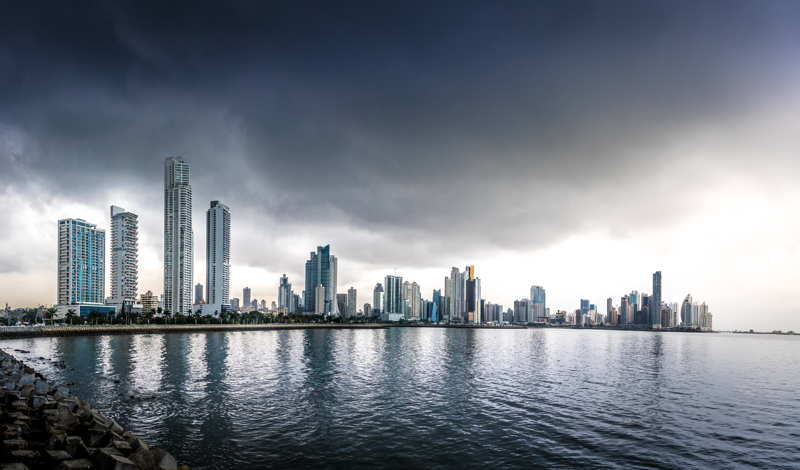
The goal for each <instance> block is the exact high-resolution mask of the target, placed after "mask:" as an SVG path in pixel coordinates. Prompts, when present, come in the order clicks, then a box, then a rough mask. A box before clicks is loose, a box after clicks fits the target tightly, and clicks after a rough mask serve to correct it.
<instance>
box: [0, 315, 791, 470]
mask: <svg viewBox="0 0 800 470" xmlns="http://www.w3.org/2000/svg"><path fill="white" fill-rule="evenodd" d="M0 347H3V348H4V349H6V350H12V349H23V350H28V351H30V352H29V353H14V354H16V355H17V356H18V357H20V358H22V359H24V360H26V361H28V362H30V363H31V365H33V366H34V367H36V368H37V369H38V370H39V371H40V372H42V373H44V374H46V375H47V376H49V377H50V378H51V379H52V380H53V381H55V382H59V383H67V382H69V383H75V385H74V386H73V387H72V390H73V391H74V392H75V393H76V394H77V395H78V396H80V397H81V398H83V399H85V400H87V401H89V402H90V403H92V404H93V405H94V406H95V407H96V408H98V409H99V410H101V411H103V412H104V413H106V414H108V415H111V416H114V417H117V418H118V420H119V421H120V422H121V423H122V424H123V426H125V427H127V428H129V429H130V430H132V431H133V432H135V433H137V434H139V435H140V436H141V437H143V438H145V439H146V440H147V441H148V442H150V443H151V444H152V445H159V446H162V447H165V448H167V449H169V450H170V451H171V452H172V453H173V454H175V455H176V456H177V457H178V459H179V460H180V461H181V462H184V463H188V464H190V465H191V466H192V468H196V469H204V468H209V469H211V468H259V467H282V468H297V467H301V468H302V467H329V468H330V467H348V468H367V467H373V466H381V467H391V468H420V467H424V468H437V467H438V468H444V467H454V466H457V467H460V468H500V467H503V468H530V467H532V466H546V467H595V468H596V467H602V468H681V469H682V468H703V469H709V468H720V469H721V468H748V467H749V468H800V338H798V337H779V336H763V335H730V334H683V333H649V332H623V331H574V330H552V329H551V330H541V329H530V330H463V329H434V328H389V329H376V330H332V331H327V330H292V331H260V332H228V333H221V332H210V333H192V334H178V333H175V334H153V335H132V336H101V337H74V338H35V339H25V340H12V341H3V342H0ZM39 357H43V358H45V359H44V360H42V359H39ZM62 360H63V361H64V363H65V364H66V368H61V367H58V366H57V365H56V364H55V363H54V362H53V361H62Z"/></svg>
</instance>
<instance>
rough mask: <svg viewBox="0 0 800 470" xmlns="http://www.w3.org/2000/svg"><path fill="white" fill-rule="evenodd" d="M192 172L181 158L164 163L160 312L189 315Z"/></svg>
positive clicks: (191, 258) (167, 160)
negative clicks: (161, 301)
mask: <svg viewBox="0 0 800 470" xmlns="http://www.w3.org/2000/svg"><path fill="white" fill-rule="evenodd" d="M191 177H192V171H191V167H190V166H189V163H188V162H186V161H185V160H183V159H182V158H180V157H169V158H167V159H166V161H165V163H164V296H163V299H162V300H163V308H164V310H166V311H169V312H171V313H179V312H180V313H191V310H192V284H193V282H192V281H193V279H192V278H193V275H194V273H193V256H194V248H193V247H194V245H193V239H192V186H191Z"/></svg>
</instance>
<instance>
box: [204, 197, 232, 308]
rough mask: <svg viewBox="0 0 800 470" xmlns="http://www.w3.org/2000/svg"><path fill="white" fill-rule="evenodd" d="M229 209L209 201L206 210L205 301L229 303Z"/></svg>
mask: <svg viewBox="0 0 800 470" xmlns="http://www.w3.org/2000/svg"><path fill="white" fill-rule="evenodd" d="M230 281H231V211H230V209H229V208H228V206H226V205H225V204H221V203H220V202H219V201H211V207H209V209H208V211H207V212H206V303H207V304H209V305H215V306H217V305H218V306H220V309H219V311H222V309H221V307H222V306H223V305H225V306H229V305H230V300H229V299H230Z"/></svg>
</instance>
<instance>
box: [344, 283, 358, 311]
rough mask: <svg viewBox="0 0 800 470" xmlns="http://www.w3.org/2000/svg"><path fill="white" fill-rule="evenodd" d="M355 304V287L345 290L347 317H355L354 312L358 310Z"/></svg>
mask: <svg viewBox="0 0 800 470" xmlns="http://www.w3.org/2000/svg"><path fill="white" fill-rule="evenodd" d="M357 302H358V300H357V293H356V289H355V287H351V288H349V289H347V311H346V312H345V313H346V315H347V316H348V317H354V316H356V310H358V307H357V306H356V303H357Z"/></svg>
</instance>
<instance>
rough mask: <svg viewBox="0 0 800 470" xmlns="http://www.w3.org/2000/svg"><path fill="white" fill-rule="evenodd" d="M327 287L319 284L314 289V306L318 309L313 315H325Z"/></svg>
mask: <svg viewBox="0 0 800 470" xmlns="http://www.w3.org/2000/svg"><path fill="white" fill-rule="evenodd" d="M325 291H326V289H325V286H323V285H322V284H317V287H315V288H314V302H313V304H312V305H314V306H315V307H316V310H314V311H313V312H312V313H315V314H317V315H322V314H324V313H325Z"/></svg>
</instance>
